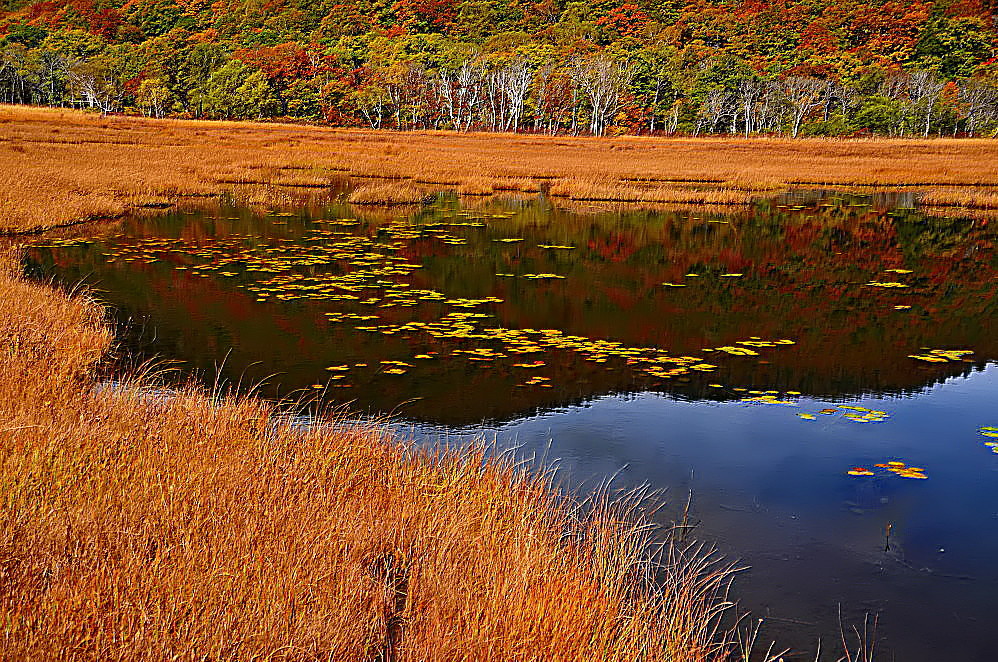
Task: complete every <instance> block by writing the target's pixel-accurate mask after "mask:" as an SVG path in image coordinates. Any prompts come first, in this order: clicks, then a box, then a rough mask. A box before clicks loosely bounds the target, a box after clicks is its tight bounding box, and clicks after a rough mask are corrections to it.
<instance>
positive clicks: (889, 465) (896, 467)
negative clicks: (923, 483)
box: [846, 460, 928, 480]
mask: <svg viewBox="0 0 998 662" xmlns="http://www.w3.org/2000/svg"><path fill="white" fill-rule="evenodd" d="M873 467H874V468H875V469H880V470H881V471H882V472H883V473H885V474H893V475H895V476H900V477H901V478H915V479H919V480H925V479H926V478H928V476H926V475H925V469H923V468H922V467H912V466H909V465H907V464H905V463H904V462H901V461H900V460H891V461H890V462H882V463H879V464H875V465H873ZM846 473H847V474H848V475H850V476H864V477H869V476H875V475H877V474H876V472H874V471H872V470H870V469H867V468H866V467H853V468H852V469H850V470H849V471H847V472H846Z"/></svg>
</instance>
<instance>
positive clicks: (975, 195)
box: [920, 187, 998, 209]
mask: <svg viewBox="0 0 998 662" xmlns="http://www.w3.org/2000/svg"><path fill="white" fill-rule="evenodd" d="M920 202H921V204H923V205H926V206H928V207H960V208H963V209H998V189H994V188H980V187H957V188H955V187H933V188H930V189H928V190H927V191H925V193H924V194H923V195H922V196H921V198H920Z"/></svg>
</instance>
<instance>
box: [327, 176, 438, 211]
mask: <svg viewBox="0 0 998 662" xmlns="http://www.w3.org/2000/svg"><path fill="white" fill-rule="evenodd" d="M428 197H429V195H428V194H427V192H426V191H424V190H421V189H419V188H417V187H415V186H413V185H412V184H409V183H408V182H404V181H403V182H388V183H383V184H361V185H360V186H358V187H357V188H356V189H354V190H353V192H352V193H351V194H350V196H349V197H348V198H347V201H348V202H349V203H350V204H352V205H382V206H394V205H416V204H419V203H421V202H423V201H424V200H426V199H427V198H428Z"/></svg>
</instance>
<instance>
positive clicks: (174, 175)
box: [0, 106, 998, 233]
mask: <svg viewBox="0 0 998 662" xmlns="http://www.w3.org/2000/svg"><path fill="white" fill-rule="evenodd" d="M0 155H2V158H3V160H4V162H5V163H9V164H10V167H8V168H6V169H5V170H4V172H2V173H0V232H6V233H17V232H25V231H33V230H37V229H38V228H47V227H56V226H60V225H64V224H66V223H72V222H77V221H79V220H80V219H88V218H101V217H104V218H107V217H113V216H116V215H119V214H121V213H123V212H125V211H127V210H129V209H134V208H140V207H144V206H156V205H162V204H168V203H170V202H173V201H175V200H178V199H183V198H186V197H200V196H213V195H218V194H220V193H230V192H232V191H233V190H234V189H239V188H256V189H267V188H276V187H298V188H304V189H307V188H324V187H327V186H329V184H330V183H331V182H333V181H334V180H337V179H342V178H343V177H353V178H358V179H363V178H369V179H372V180H386V181H387V182H388V183H394V184H395V185H396V186H397V188H398V191H396V192H395V193H394V194H393V192H392V191H391V190H388V188H390V187H388V186H387V184H386V187H383V188H382V190H381V191H380V194H379V195H380V197H379V196H368V198H366V199H365V200H364V201H365V202H367V203H374V202H379V201H380V202H388V203H392V202H393V201H396V200H395V197H396V196H400V197H401V198H402V200H403V201H408V200H412V199H414V198H415V197H416V194H415V193H414V192H413V190H414V189H416V190H418V191H423V192H426V193H431V192H433V191H438V190H454V191H456V192H458V193H461V194H466V195H490V194H493V193H496V192H503V191H514V192H517V191H518V192H524V193H533V192H538V191H542V190H543V191H546V192H549V193H550V194H552V195H553V196H560V197H562V198H564V199H566V200H580V201H585V200H594V199H595V200H600V201H609V202H620V203H677V204H686V203H689V204H745V203H747V202H751V201H752V200H753V199H754V198H756V197H758V196H759V195H762V194H766V193H771V192H773V191H775V190H779V189H781V188H786V187H790V186H830V187H845V188H848V187H872V186H875V187H880V188H892V187H895V188H907V189H910V188H911V187H912V186H915V185H917V186H918V187H919V188H922V189H924V191H925V192H926V194H927V196H928V197H929V198H930V199H931V198H932V196H933V195H935V199H937V200H939V201H941V202H946V203H948V202H952V201H955V202H958V203H959V204H961V205H963V206H966V207H968V208H972V207H988V208H992V207H998V199H996V198H995V194H994V190H993V187H998V141H993V140H988V139H959V140H957V139H945V138H940V139H932V140H882V139H865V140H822V139H809V140H789V139H776V138H757V139H748V140H746V139H741V138H699V139H690V138H647V137H645V138H641V137H621V138H613V139H599V138H569V137H556V138H552V137H549V136H529V135H518V134H453V133H443V132H416V133H393V132H376V131H363V130H352V129H332V128H325V127H312V126H299V125H281V124H259V123H248V122H210V121H183V120H150V119H144V118H138V117H100V116H97V115H92V114H86V113H82V112H77V111H70V110H61V109H49V108H31V107H24V106H0ZM955 189H959V191H960V193H959V195H958V196H957V195H954V193H953V191H954V190H955Z"/></svg>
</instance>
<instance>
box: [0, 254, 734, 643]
mask: <svg viewBox="0 0 998 662" xmlns="http://www.w3.org/2000/svg"><path fill="white" fill-rule="evenodd" d="M15 258H16V256H15V254H14V253H13V252H12V251H8V252H5V253H0V292H2V293H3V296H0V494H2V495H3V504H2V507H0V560H2V562H0V619H2V622H3V627H4V636H3V637H0V658H2V659H4V660H11V661H15V660H23V661H28V660H57V659H58V660H108V659H114V660H165V659H178V660H203V659H213V660H223V659H225V660H250V659H261V660H349V661H354V660H356V661H363V660H381V661H388V660H394V661H404V660H412V661H416V660H441V661H442V660H458V659H464V660H497V661H498V660H502V661H508V660H564V661H566V662H568V661H577V660H621V661H624V660H635V659H644V660H670V661H679V662H684V661H688V662H694V661H704V660H712V659H718V660H719V659H722V657H723V654H724V651H725V650H726V649H727V648H728V646H727V645H726V644H725V643H724V637H725V635H724V634H723V633H722V632H719V631H717V630H716V627H717V624H718V615H719V613H720V612H721V611H722V610H723V609H724V608H725V606H726V603H725V602H724V600H725V597H724V595H725V587H726V577H727V576H728V575H727V574H726V572H725V571H724V569H723V568H720V567H718V566H715V565H713V564H712V563H710V562H708V561H706V560H705V559H704V557H702V556H696V555H692V554H691V555H689V556H684V555H682V554H680V553H679V552H678V551H676V548H670V549H671V551H670V552H668V553H667V554H665V555H664V556H662V555H657V556H656V554H655V553H654V552H653V549H652V548H651V547H650V543H651V542H652V539H653V538H652V533H651V531H650V529H648V528H646V527H645V526H643V525H642V520H641V517H640V514H639V512H638V511H637V510H635V509H634V508H633V506H634V505H635V503H636V502H635V501H633V500H632V501H618V502H616V503H611V502H599V503H597V504H595V507H594V508H592V509H580V508H578V507H576V505H574V504H573V503H571V502H570V501H567V500H565V499H564V498H562V497H560V496H558V492H557V490H556V489H555V487H554V485H552V483H551V477H550V476H549V475H544V474H537V473H533V472H529V471H526V470H524V469H523V468H522V467H520V466H517V465H516V464H514V463H513V462H512V461H511V460H510V459H509V458H508V457H506V458H504V457H499V458H493V459H486V458H485V456H484V455H483V453H482V452H481V451H470V452H444V451H440V452H430V451H426V450H418V449H416V448H412V447H407V446H405V445H403V444H399V443H398V442H397V441H396V440H394V439H391V438H389V437H388V436H386V434H385V433H384V432H383V431H382V430H379V429H377V428H373V427H361V426H358V425H356V424H347V423H344V422H343V421H337V420H326V421H322V422H319V423H317V424H316V425H315V426H312V427H302V426H300V425H293V424H292V423H291V422H290V420H289V418H288V417H287V416H282V415H281V413H280V411H279V410H277V409H275V408H274V407H273V406H271V405H268V404H265V403H263V402H261V401H258V400H255V399H252V398H233V397H223V396H222V395H220V394H217V393H214V394H213V393H211V392H207V391H205V390H202V389H199V388H197V387H190V388H188V389H185V390H182V391H180V392H175V391H171V392H164V391H162V390H157V389H156V388H154V382H153V381H151V379H150V378H149V377H145V378H143V377H141V376H140V377H134V376H133V377H125V378H124V379H123V380H122V381H121V382H120V383H118V384H116V385H115V386H114V387H111V386H109V385H107V384H106V383H102V382H99V381H97V380H95V366H96V365H97V364H98V362H99V361H101V359H102V357H103V356H104V355H105V353H106V351H107V350H108V348H109V347H110V346H111V343H112V337H111V334H110V333H109V331H108V328H107V327H106V326H105V324H104V319H103V314H102V311H101V310H100V308H99V307H98V306H96V305H95V304H94V303H92V302H91V301H89V300H87V299H86V298H85V297H82V296H75V297H73V296H69V295H67V294H66V293H64V292H61V291H57V290H55V289H52V288H48V287H45V286H42V285H39V284H37V283H29V282H26V281H24V280H22V279H21V278H20V277H19V276H18V275H17V273H16V271H17V261H16V259H15ZM628 504H630V505H628ZM656 559H657V560H656Z"/></svg>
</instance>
